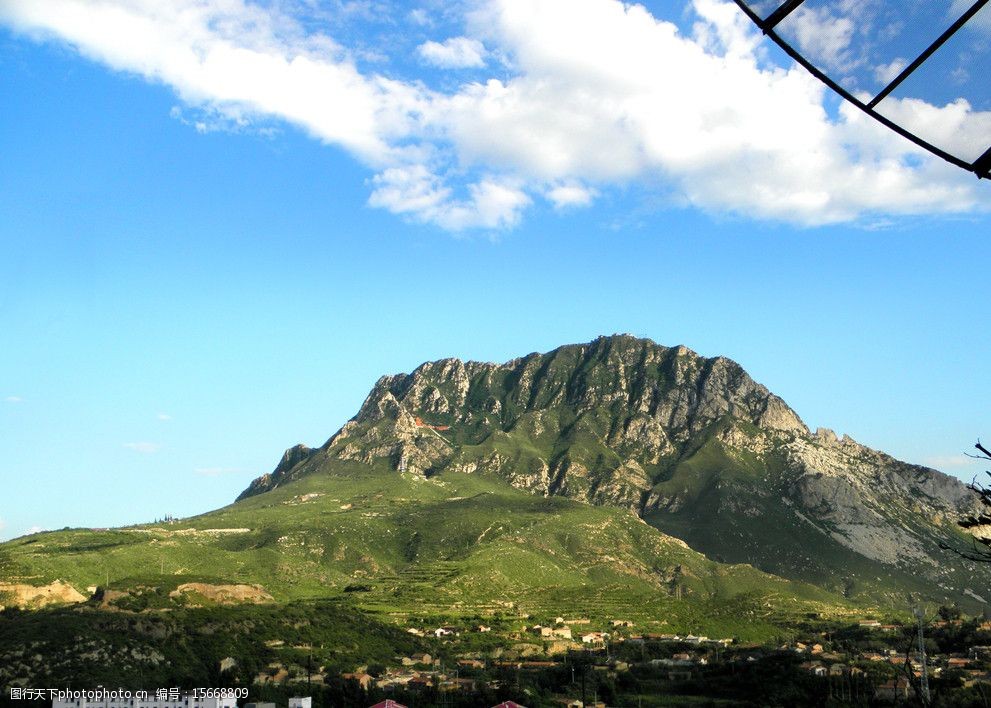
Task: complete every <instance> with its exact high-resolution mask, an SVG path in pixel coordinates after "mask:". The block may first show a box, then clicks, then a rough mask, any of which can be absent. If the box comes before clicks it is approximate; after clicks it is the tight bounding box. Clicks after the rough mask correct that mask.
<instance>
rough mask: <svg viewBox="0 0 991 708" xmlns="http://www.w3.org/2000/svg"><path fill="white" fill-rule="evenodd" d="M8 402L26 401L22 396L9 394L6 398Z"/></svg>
mask: <svg viewBox="0 0 991 708" xmlns="http://www.w3.org/2000/svg"><path fill="white" fill-rule="evenodd" d="M3 400H5V401H6V402H7V403H24V399H23V398H21V397H20V396H7V397H6V398H4V399H3Z"/></svg>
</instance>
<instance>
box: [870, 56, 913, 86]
mask: <svg viewBox="0 0 991 708" xmlns="http://www.w3.org/2000/svg"><path fill="white" fill-rule="evenodd" d="M906 66H908V62H907V61H905V60H904V59H902V58H901V57H896V58H895V59H893V60H892V61H891V62H890V63H888V64H879V65H878V66H875V67H874V78H876V79H877V81H878V83H879V84H881V85H882V86H887V85H888V84H890V83H891V82H892V81H893V80H894V79H895V77H897V76H898V75H899V74H900V73H902V69H904V68H905V67H906Z"/></svg>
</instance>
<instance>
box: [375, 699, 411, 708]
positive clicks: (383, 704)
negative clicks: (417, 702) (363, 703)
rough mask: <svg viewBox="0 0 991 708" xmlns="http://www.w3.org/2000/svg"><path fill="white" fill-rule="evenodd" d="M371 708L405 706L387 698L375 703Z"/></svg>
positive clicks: (402, 707)
mask: <svg viewBox="0 0 991 708" xmlns="http://www.w3.org/2000/svg"><path fill="white" fill-rule="evenodd" d="M371 708H406V706H404V705H403V704H402V703H396V702H395V701H394V700H392V699H391V698H387V699H386V700H384V701H382V702H381V703H376V704H375V705H373V706H371Z"/></svg>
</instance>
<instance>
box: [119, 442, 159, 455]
mask: <svg viewBox="0 0 991 708" xmlns="http://www.w3.org/2000/svg"><path fill="white" fill-rule="evenodd" d="M121 447H126V448H127V449H128V450H134V451H135V452H140V453H141V454H142V455H151V454H153V453H156V452H158V451H159V450H161V449H162V446H161V444H160V443H153V442H129V443H124V444H123V445H122V446H121Z"/></svg>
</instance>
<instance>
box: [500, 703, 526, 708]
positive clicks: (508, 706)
mask: <svg viewBox="0 0 991 708" xmlns="http://www.w3.org/2000/svg"><path fill="white" fill-rule="evenodd" d="M492 708H526V706H521V705H520V704H519V703H517V702H516V701H503V702H502V703H500V704H498V705H495V706H492Z"/></svg>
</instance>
